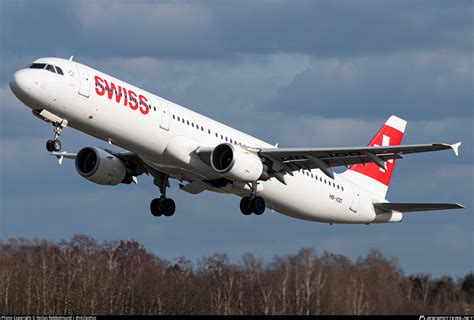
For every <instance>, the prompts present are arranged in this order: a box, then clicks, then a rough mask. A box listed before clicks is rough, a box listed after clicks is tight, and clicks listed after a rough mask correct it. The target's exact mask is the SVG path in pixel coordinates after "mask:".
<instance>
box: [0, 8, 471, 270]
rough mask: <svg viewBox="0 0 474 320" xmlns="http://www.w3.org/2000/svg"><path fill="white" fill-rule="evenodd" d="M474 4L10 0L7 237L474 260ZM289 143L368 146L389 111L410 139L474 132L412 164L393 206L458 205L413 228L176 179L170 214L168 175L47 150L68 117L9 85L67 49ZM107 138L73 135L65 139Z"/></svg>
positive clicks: (4, 19)
mask: <svg viewBox="0 0 474 320" xmlns="http://www.w3.org/2000/svg"><path fill="white" fill-rule="evenodd" d="M473 10H474V6H473V2H472V1H449V2H448V1H375V0H374V1H283V0H275V1H218V0H215V1H162V2H158V1H157V2H155V1H133V2H132V1H130V2H126V1H101V2H95V1H94V2H93V1H78V2H73V1H70V2H66V1H28V2H27V1H7V0H5V1H0V24H1V25H0V35H1V38H0V40H1V41H0V56H1V60H2V62H1V64H0V68H1V69H0V104H1V107H0V130H1V140H0V143H1V145H0V148H1V149H0V169H1V171H0V183H1V184H0V191H1V192H0V239H2V240H6V239H8V238H10V237H20V236H21V237H27V238H47V239H52V240H58V239H61V238H64V239H68V238H70V237H71V236H72V235H73V234H76V233H82V234H88V235H91V236H93V237H95V238H97V239H100V240H112V239H132V238H133V239H137V240H139V241H140V242H142V243H143V244H144V245H145V246H146V247H147V248H148V249H150V250H152V251H154V252H155V253H156V254H158V255H160V256H162V257H164V258H167V259H170V260H172V259H175V258H177V257H180V256H186V257H189V258H191V259H195V258H198V257H200V256H202V255H206V254H211V253H213V252H225V253H228V254H229V255H230V256H231V257H232V259H238V258H239V257H240V256H241V255H242V254H243V253H245V252H253V253H255V254H257V255H260V256H262V257H264V258H266V259H271V258H272V257H273V256H275V255H282V254H287V253H295V252H296V251H297V250H298V249H299V248H301V247H314V248H316V249H317V250H318V251H319V252H322V251H324V250H330V251H333V252H336V253H340V254H344V255H347V256H349V257H350V258H352V259H357V257H358V256H361V255H365V254H366V253H367V252H368V250H369V249H371V248H379V249H380V250H381V251H382V252H383V254H385V255H386V256H388V257H396V258H397V259H398V260H399V262H400V264H401V265H402V266H403V268H404V270H405V271H406V272H407V273H417V272H428V273H431V274H433V275H435V276H439V275H442V274H451V275H455V276H461V275H463V274H465V273H466V272H468V271H470V270H473V269H474V254H473V251H474V233H473V222H474V218H473V210H472V206H473V201H472V198H473V178H474V174H473V173H474V166H473V165H474V164H473V152H474V151H473V148H472V144H473V142H474V137H473V136H474V131H473V124H474V123H473V105H474V96H473V92H474V91H473V88H474V76H473V75H474V58H473V51H474V50H473V49H474V48H473V47H474V40H473V39H474V37H473V35H474V23H473V21H474V15H473V12H474V11H473ZM71 55H74V57H75V60H76V61H79V62H81V63H85V64H87V65H90V66H92V67H95V68H97V69H99V70H101V71H104V72H106V73H109V74H111V75H113V76H116V77H119V78H121V79H123V80H125V81H128V82H131V83H134V84H137V85H138V86H140V87H142V88H144V89H147V90H149V91H151V92H154V93H156V94H158V95H161V96H163V97H165V98H168V99H170V100H172V101H175V102H177V103H179V104H181V105H184V106H187V107H189V108H191V109H193V110H195V111H197V112H201V113H203V114H205V115H207V116H210V117H213V118H215V119H217V120H219V121H222V122H224V123H226V124H230V125H232V126H233V127H236V128H238V129H241V130H243V131H246V132H248V133H251V134H253V135H255V136H257V137H259V138H262V139H264V140H266V141H268V142H270V143H276V142H279V144H280V146H285V147H296V146H305V147H323V146H324V147H327V146H337V147H342V146H354V145H357V146H361V145H365V144H366V143H367V142H368V141H369V140H370V138H371V137H372V135H373V133H374V132H375V131H376V130H377V129H378V128H379V126H380V125H381V123H383V122H384V121H385V119H386V118H388V116H390V115H392V114H396V115H398V116H400V117H403V118H405V119H407V120H408V127H407V131H406V135H405V138H404V143H431V142H447V143H454V142H457V141H463V145H462V147H461V155H460V157H457V158H456V157H455V156H454V155H453V154H452V153H451V152H442V153H433V154H426V155H413V156H409V157H408V156H407V157H406V159H404V160H402V161H399V162H398V164H397V168H396V169H395V173H394V177H393V178H392V184H391V188H390V189H389V193H388V197H389V199H390V200H391V201H396V202H403V201H413V202H416V201H419V202H430V201H439V202H459V203H462V204H464V205H466V206H467V209H465V210H463V211H454V212H452V211H446V212H437V213H419V214H406V215H405V220H404V221H403V222H402V223H397V224H389V225H370V226H365V225H362V226H347V225H333V226H329V225H326V224H319V223H311V222H306V221H300V220H296V219H291V218H288V217H286V216H282V215H279V214H276V213H273V212H271V211H267V212H266V213H265V214H264V215H262V216H259V217H256V216H250V217H244V216H242V215H241V214H240V211H239V207H238V204H239V199H238V198H237V197H233V196H223V195H218V194H211V193H206V194H202V195H199V196H193V195H190V194H186V193H183V192H180V191H179V190H178V189H177V184H176V183H172V187H173V188H172V189H171V190H170V192H169V194H170V195H171V196H172V197H173V198H174V199H175V200H176V202H177V207H178V209H177V213H176V214H175V215H174V216H173V218H158V219H157V218H154V217H152V216H151V214H150V213H149V201H150V200H151V199H152V198H153V197H155V196H156V195H157V194H158V190H156V189H155V188H154V186H153V184H152V180H151V178H148V177H141V178H140V183H139V184H138V185H136V186H135V185H133V186H118V187H101V186H98V185H95V184H92V183H90V182H88V181H86V180H84V179H83V178H81V177H80V176H79V175H77V174H76V172H75V169H74V164H73V163H72V162H68V163H65V164H64V165H62V166H58V165H57V163H56V162H55V160H54V159H52V158H51V157H50V156H48V155H47V153H46V150H45V146H44V145H45V141H46V140H47V139H50V138H51V137H52V128H51V127H50V126H49V125H47V124H45V123H43V122H41V121H39V120H38V119H36V118H34V117H33V116H32V115H31V112H30V111H29V109H27V108H26V107H24V106H23V105H22V104H21V103H20V102H19V101H17V100H16V98H15V97H14V96H13V94H12V93H11V92H10V90H9V88H8V81H9V79H10V77H11V75H12V73H13V72H14V71H15V70H16V69H19V68H21V67H23V66H25V65H26V64H27V63H29V62H31V61H33V60H34V59H36V58H38V57H43V56H58V57H63V58H69V56H71ZM87 145H94V146H103V145H104V143H103V142H100V141H96V140H95V139H92V138H90V137H87V136H86V135H84V134H82V133H79V132H75V131H73V130H72V129H69V130H68V129H66V130H65V131H64V134H63V146H64V149H65V150H67V151H77V150H78V149H80V148H81V147H84V146H87Z"/></svg>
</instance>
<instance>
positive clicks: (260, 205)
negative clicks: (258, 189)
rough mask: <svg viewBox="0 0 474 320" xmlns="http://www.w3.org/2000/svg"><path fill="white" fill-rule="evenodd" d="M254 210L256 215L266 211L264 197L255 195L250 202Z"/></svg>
mask: <svg viewBox="0 0 474 320" xmlns="http://www.w3.org/2000/svg"><path fill="white" fill-rule="evenodd" d="M250 207H251V209H252V212H253V213H255V214H256V215H258V216H259V215H261V214H262V213H263V212H264V211H265V200H263V198H262V197H255V198H253V199H252V201H251V202H250Z"/></svg>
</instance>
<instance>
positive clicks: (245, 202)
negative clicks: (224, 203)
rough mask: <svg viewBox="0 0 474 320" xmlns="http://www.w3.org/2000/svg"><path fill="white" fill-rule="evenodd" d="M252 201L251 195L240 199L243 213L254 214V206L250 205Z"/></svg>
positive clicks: (246, 214)
mask: <svg viewBox="0 0 474 320" xmlns="http://www.w3.org/2000/svg"><path fill="white" fill-rule="evenodd" d="M250 203H251V201H250V197H243V198H242V199H241V200H240V212H242V214H243V215H245V216H248V215H250V214H252V208H251V207H250Z"/></svg>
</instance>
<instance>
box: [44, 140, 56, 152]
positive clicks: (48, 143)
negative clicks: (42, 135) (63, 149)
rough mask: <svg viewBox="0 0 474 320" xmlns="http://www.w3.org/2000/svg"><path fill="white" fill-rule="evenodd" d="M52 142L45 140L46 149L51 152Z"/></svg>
mask: <svg viewBox="0 0 474 320" xmlns="http://www.w3.org/2000/svg"><path fill="white" fill-rule="evenodd" d="M53 143H54V141H53V140H48V141H47V142H46V150H48V151H49V152H53V151H54V147H53Z"/></svg>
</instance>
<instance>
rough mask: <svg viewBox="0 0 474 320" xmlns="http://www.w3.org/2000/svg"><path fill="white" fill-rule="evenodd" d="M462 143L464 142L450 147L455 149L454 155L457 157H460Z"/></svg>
mask: <svg viewBox="0 0 474 320" xmlns="http://www.w3.org/2000/svg"><path fill="white" fill-rule="evenodd" d="M461 143H462V142H458V143H455V144H452V145H450V147H451V148H452V149H453V151H454V154H455V155H456V156H458V155H459V146H460V145H461Z"/></svg>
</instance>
